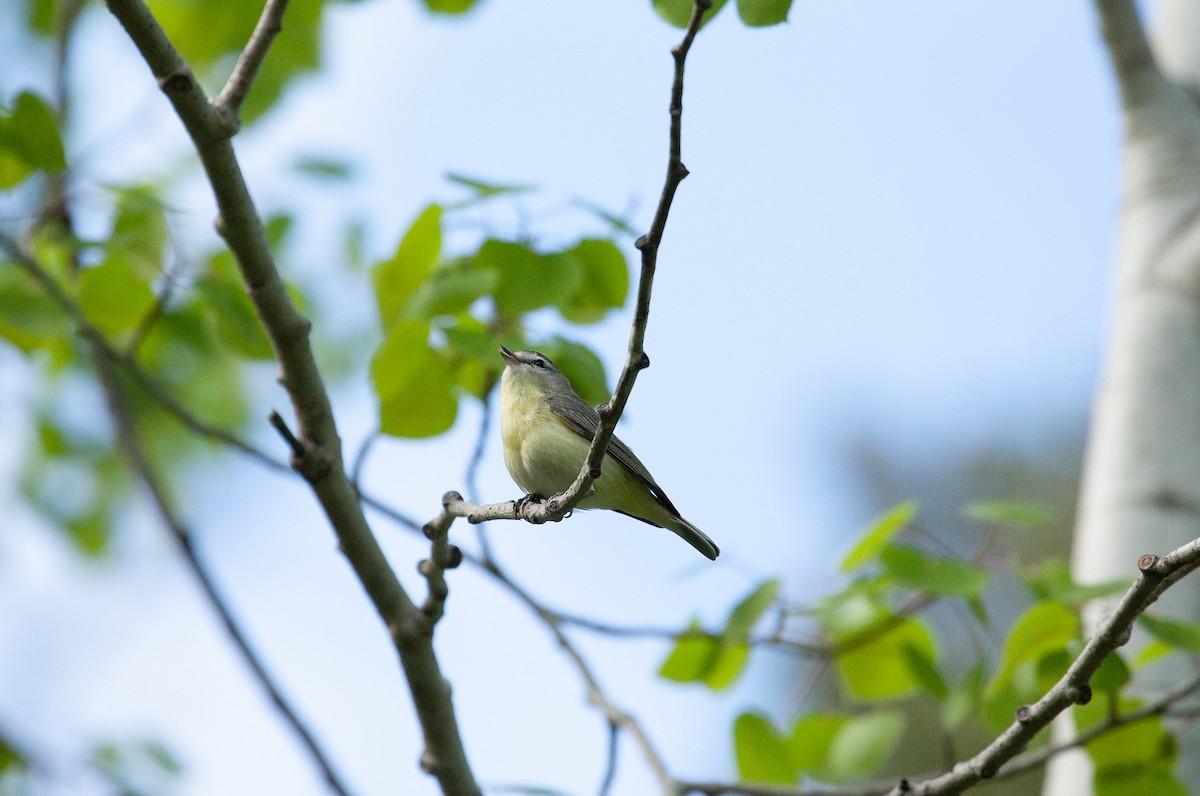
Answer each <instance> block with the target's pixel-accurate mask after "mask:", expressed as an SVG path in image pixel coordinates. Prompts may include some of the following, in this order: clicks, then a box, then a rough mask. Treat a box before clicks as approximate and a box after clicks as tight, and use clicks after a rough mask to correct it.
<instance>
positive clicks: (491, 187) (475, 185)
mask: <svg viewBox="0 0 1200 796" xmlns="http://www.w3.org/2000/svg"><path fill="white" fill-rule="evenodd" d="M446 179H447V180H448V181H449V182H452V183H454V184H455V185H461V186H462V187H464V188H470V189H471V192H472V193H474V194H475V196H474V198H475V199H490V198H491V197H493V196H503V195H505V194H521V193H529V192H530V191H533V190H535V189H536V186H533V185H517V184H514V183H508V184H505V183H499V182H487V181H485V180H480V179H476V178H474V177H468V176H466V175H464V174H455V173H453V172H451V173H449V174H447V175H446Z"/></svg>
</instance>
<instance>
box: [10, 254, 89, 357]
mask: <svg viewBox="0 0 1200 796" xmlns="http://www.w3.org/2000/svg"><path fill="white" fill-rule="evenodd" d="M71 331H72V328H71V322H70V321H69V320H67V317H66V315H64V314H63V313H62V311H61V310H59V308H58V305H57V304H55V303H54V301H53V299H51V298H50V297H49V296H48V295H46V293H45V291H44V290H42V288H41V287H39V286H38V284H37V283H36V282H34V281H33V279H32V278H31V277H29V276H27V275H26V274H25V273H23V272H21V271H18V270H17V267H16V266H14V265H10V264H6V263H2V262H0V337H3V338H4V339H5V340H8V341H9V342H10V343H12V344H13V345H14V346H16V347H17V348H19V349H20V350H21V351H23V352H25V353H27V354H28V353H30V352H32V351H35V350H37V349H41V348H45V347H47V346H48V345H49V344H50V343H52V342H54V341H57V340H66V339H68V338H69V336H70V335H71Z"/></svg>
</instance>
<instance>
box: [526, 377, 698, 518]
mask: <svg viewBox="0 0 1200 796" xmlns="http://www.w3.org/2000/svg"><path fill="white" fill-rule="evenodd" d="M547 403H548V404H549V406H550V411H552V412H554V414H555V415H557V416H558V417H561V418H562V419H563V420H564V421H566V423H567V425H568V426H570V428H571V430H572V431H574V432H575V433H576V434H579V436H581V437H584V438H585V439H588V440H591V439H592V438H593V437H595V436H596V429H597V428H599V427H600V414H599V413H598V412H597V411H596V410H595V409H593V408H592V407H590V406H588V405H587V402H585V401H584V400H583V399H582V398H580V397H579V396H578V395H575V394H574V393H572V394H571V395H554V396H551V397H550V398H549V399H547ZM608 453H609V455H611V456H612V457H613V458H614V459H616V460H617V461H618V462H620V463H621V464H622V465H623V466H624V467H625V469H626V470H628V471H629V472H630V473H631V474H632V475H633V477H634V478H636V479H637V480H639V481H641V482H642V483H643V484H645V485H646V486H647V487H648V488H649V489H650V494H652V495H653V496H654V499H655V500H657V501H658V502H659V503H661V504H662V506H663V508H665V509H666V510H667V511H669V512H671V513H672V514H674V515H675V516H676V517H678V516H680V514H679V510H678V509H677V508H675V505H674V504H673V503H671V500H670V498H668V497H667V494H666V493H665V492H663V491H662V487H660V486H659V485H658V484H656V483H655V482H654V476H652V475H650V471H649V470H647V469H646V465H644V464H642V463H641V461H639V460H638V457H636V456H634V455H633V451H631V450H629V446H628V445H626V444H625V443H624V442H621V440H619V439H617V436H616V434H614V435H613V437H612V439H611V440H609V442H608ZM580 464H582V462H580Z"/></svg>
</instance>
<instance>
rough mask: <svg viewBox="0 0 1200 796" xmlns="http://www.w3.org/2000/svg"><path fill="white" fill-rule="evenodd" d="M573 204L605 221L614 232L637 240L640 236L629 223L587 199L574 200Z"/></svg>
mask: <svg viewBox="0 0 1200 796" xmlns="http://www.w3.org/2000/svg"><path fill="white" fill-rule="evenodd" d="M571 204H573V205H574V206H575V207H578V208H579V209H581V210H586V211H587V212H589V213H591V214H592V215H594V216H595V217H596V218H598V219H600V220H601V221H603V222H604V223H605V224H608V226H609V227H611V228H612V231H613V232H620V233H622V234H624V235H628V236H629V237H631V238H636V237H637V236H638V233H637V230H636V229H634V228H633V227H632V226H630V225H629V222H628V221H626V220H625V219H623V218H621V217H620V216H618V215H616V214H615V213H610V212H609V211H607V210H605V209H604V208H603V207H600V205H597V204H593V203H591V202H589V201H587V200H585V199H579V198H575V199H572V200H571Z"/></svg>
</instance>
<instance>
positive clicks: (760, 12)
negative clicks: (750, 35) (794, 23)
mask: <svg viewBox="0 0 1200 796" xmlns="http://www.w3.org/2000/svg"><path fill="white" fill-rule="evenodd" d="M737 8H738V16H739V17H741V18H742V22H745V23H746V25H747V26H748V27H751V28H764V27H767V26H769V25H778V24H779V23H780V22H786V21H787V15H788V11H790V10H791V8H792V0H738V4H737Z"/></svg>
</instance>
